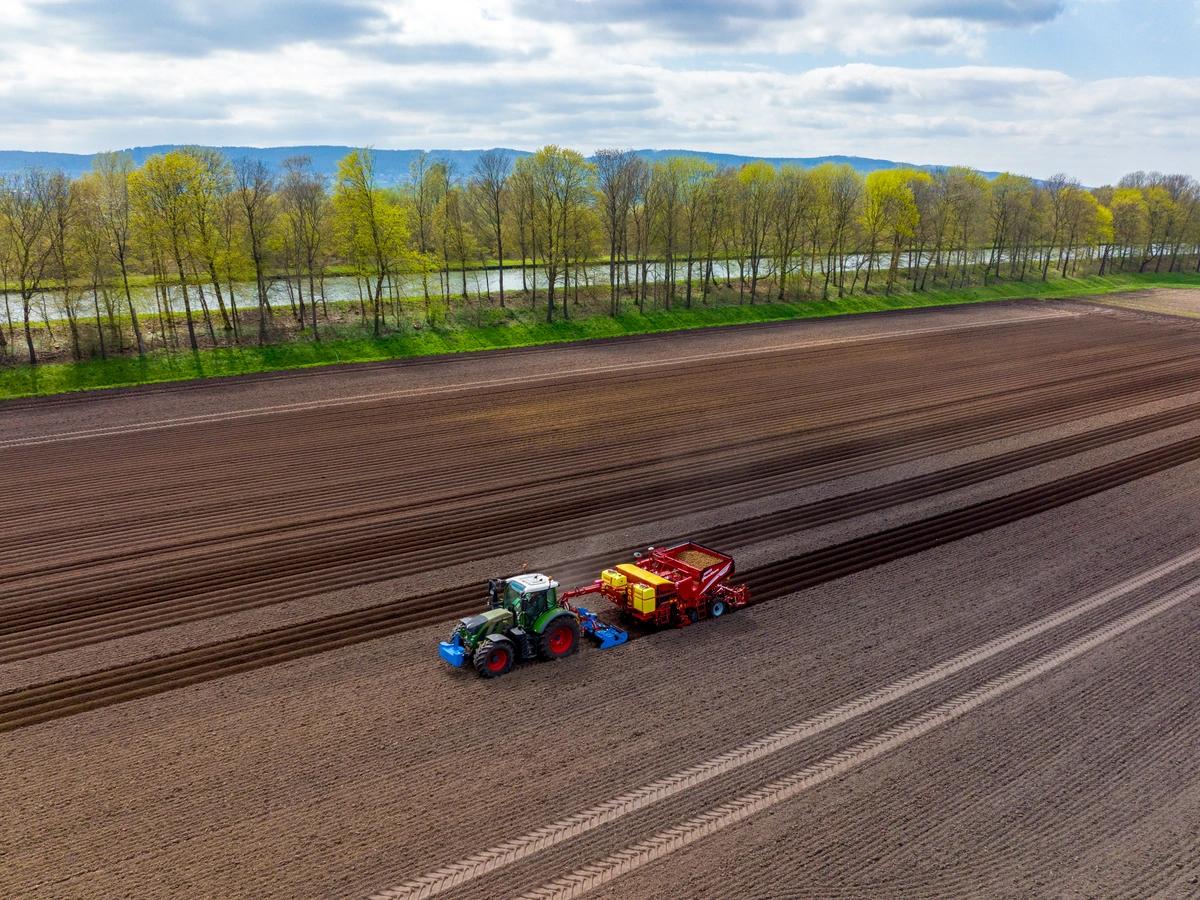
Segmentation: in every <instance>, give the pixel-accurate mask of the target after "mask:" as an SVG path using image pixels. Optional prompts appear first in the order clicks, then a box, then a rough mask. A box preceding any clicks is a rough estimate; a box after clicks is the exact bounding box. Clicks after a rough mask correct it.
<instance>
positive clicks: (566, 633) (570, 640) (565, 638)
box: [548, 625, 575, 656]
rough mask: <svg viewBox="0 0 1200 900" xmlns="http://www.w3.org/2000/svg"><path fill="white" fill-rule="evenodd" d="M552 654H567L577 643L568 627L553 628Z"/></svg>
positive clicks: (551, 638) (551, 639)
mask: <svg viewBox="0 0 1200 900" xmlns="http://www.w3.org/2000/svg"><path fill="white" fill-rule="evenodd" d="M548 640H549V644H550V652H551V653H553V654H554V655H555V656H558V655H560V654H562V653H566V652H567V651H568V650H570V649H571V645H572V644H574V643H575V635H574V633H572V631H571V629H570V628H568V627H567V626H566V625H559V626H558V627H557V628H552V629H551V630H550V635H549V639H548Z"/></svg>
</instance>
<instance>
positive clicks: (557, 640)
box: [540, 616, 579, 659]
mask: <svg viewBox="0 0 1200 900" xmlns="http://www.w3.org/2000/svg"><path fill="white" fill-rule="evenodd" d="M540 649H541V651H542V657H543V658H545V659H562V658H563V657H564V656H570V655H571V654H572V653H574V652H575V651H576V650H578V649H579V620H578V619H576V618H575V617H574V616H562V617H560V618H557V619H555V620H554V621H553V622H551V623H550V624H549V625H547V626H546V630H545V631H543V632H542V639H541V648H540Z"/></svg>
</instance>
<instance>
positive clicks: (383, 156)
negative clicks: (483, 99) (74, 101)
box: [0, 144, 997, 184]
mask: <svg viewBox="0 0 1200 900" xmlns="http://www.w3.org/2000/svg"><path fill="white" fill-rule="evenodd" d="M177 146H182V145H178V144H159V145H157V146H153V147H131V148H128V149H127V150H126V152H127V153H129V154H130V156H132V157H133V160H134V162H135V163H137V164H138V165H141V164H142V163H143V162H144V161H145V160H146V158H147V157H149V156H153V155H154V154H156V153H166V152H167V151H168V150H172V149H174V148H175V147H177ZM217 149H218V150H220V151H221V152H222V153H224V154H225V155H226V156H227V157H228V158H229V159H238V158H241V157H249V158H251V159H257V160H262V161H263V162H265V163H266V164H267V165H269V166H270V167H271V168H273V169H279V167H280V166H281V165H282V163H283V161H284V160H285V159H287V158H288V157H289V156H307V157H309V158H310V159H312V163H313V168H314V169H316V170H317V171H318V172H321V173H323V174H325V175H329V176H332V175H333V174H334V172H335V171H336V169H337V162H338V160H339V159H341V158H342V157H343V156H345V155H346V154H347V153H349V152H350V150H351V149H353V148H351V147H331V146H312V147H303V146H301V147H218V148H217ZM501 149H503V150H504V152H506V153H509V154H511V155H512V156H514V157H517V156H528V155H529V152H528V151H526V150H510V149H507V148H501ZM420 152H421V151H420V150H380V149H376V150H375V164H376V172H377V173H378V175H379V179H380V181H381V182H383V183H385V184H397V183H400V182H404V181H407V180H408V172H409V166H410V165H411V163H412V161H413V159H414V158H415V157H416V155H417V154H418V153H420ZM483 152H485V151H483V150H430V151H429V154H430V155H431V156H433V157H436V158H440V159H444V160H446V161H447V162H449V163H450V164H451V166H452V167H453V170H454V173H455V175H457V176H464V175H467V174H468V173H470V171H471V169H472V167H473V166H474V165H475V161H476V160H477V159H478V158H479V155H480V154H481V153H483ZM636 152H637V154H638V155H639V156H642V157H645V158H646V159H663V158H666V157H670V156H695V157H699V158H701V159H705V160H708V161H709V162H711V163H714V164H716V165H721V166H739V165H742V164H743V163H747V162H751V161H753V160H756V159H762V160H765V161H766V162H768V163H771V164H772V165H774V166H781V165H797V166H803V167H805V168H808V167H811V166H817V165H820V164H821V163H827V162H832V163H845V164H848V165H850V166H853V167H854V169H855V170H857V171H858V172H862V173H864V174H865V173H867V172H874V171H877V170H879V169H895V168H898V167H911V168H916V169H926V170H929V171H936V170H939V169H943V168H945V166H942V165H914V164H912V163H906V162H896V161H894V160H890V159H870V158H868V157H865V156H801V157H793V156H765V157H764V156H740V155H738V154H735V153H709V152H707V151H704V150H638V151H636ZM31 166H36V167H40V168H43V169H61V170H62V171H64V172H66V173H67V174H68V175H70V176H72V177H77V176H79V175H82V174H83V173H84V172H86V171H88V170H89V169H90V168H91V167H92V154H86V153H50V152H46V151H40V150H32V151H30V150H0V174H12V173H14V172H19V171H21V170H23V169H26V168H29V167H31ZM983 174H984V175H986V176H987V177H988V178H994V177H995V176H996V174H997V173H996V172H984V173H983Z"/></svg>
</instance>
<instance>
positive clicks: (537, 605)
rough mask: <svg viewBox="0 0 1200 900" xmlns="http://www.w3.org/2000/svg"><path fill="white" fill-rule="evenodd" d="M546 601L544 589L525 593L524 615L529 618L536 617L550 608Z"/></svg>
mask: <svg viewBox="0 0 1200 900" xmlns="http://www.w3.org/2000/svg"><path fill="white" fill-rule="evenodd" d="M547 601H548V598H547V592H546V591H532V592H530V593H528V594H526V595H525V601H524V604H523V606H524V608H525V615H527V616H528V617H529V618H530V619H531V620H532V619H536V618H537V617H538V616H540V615H541V614H542V613H544V612H545V611H546V610H547V609H549V608H550V607H549V603H548V602H547Z"/></svg>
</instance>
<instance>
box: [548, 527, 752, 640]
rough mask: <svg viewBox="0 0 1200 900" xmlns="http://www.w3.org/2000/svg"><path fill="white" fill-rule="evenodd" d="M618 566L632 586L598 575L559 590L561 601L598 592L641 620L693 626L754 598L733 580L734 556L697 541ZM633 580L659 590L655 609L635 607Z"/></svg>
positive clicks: (655, 550) (657, 549)
mask: <svg viewBox="0 0 1200 900" xmlns="http://www.w3.org/2000/svg"><path fill="white" fill-rule="evenodd" d="M688 557H691V558H692V559H693V560H695V559H696V558H697V557H708V558H710V559H712V562H711V563H707V564H704V565H698V564H696V562H688V561H687V560H688ZM618 569H621V570H622V574H624V575H625V576H626V579H627V586H621V587H614V586H613V585H611V584H609V583H607V582H605V581H604V580H603V578H597V579H596V580H595V581H594V582H592V583H591V584H589V585H585V586H583V587H579V588H575V589H573V590H569V591H566V592H564V593H562V594H560V595H559V600H560V602H562V603H564V604H567V603H569V602H570V601H571V600H573V599H575V598H576V597H582V596H585V595H588V594H597V593H598V594H602V595H603V596H604V597H606V598H607V599H608V600H609V601H610V602H611V603H613V604H614V605H615V606H617V607H618V608H619V609H620V610H621V611H622V613H624V614H626V615H628V616H629V617H631V618H633V619H635V620H636V621H638V622H642V623H644V624H647V625H656V626H663V625H675V626H683V625H688V624H690V623H692V622H697V621H699V620H700V619H703V618H707V617H709V616H710V615H714V614H715V615H720V614H721V613H723V612H725V611H726V610H734V609H740V608H741V607H743V606H745V605H746V604H747V603H749V602H750V589H749V587H747V586H746V585H744V584H739V585H731V584H729V578H730V577H731V576H732V575H733V572H734V566H733V558H732V557H730V556H726V555H725V554H724V553H719V552H717V551H716V550H711V549H709V548H708V547H702V546H700V545H699V544H696V543H694V542H692V541H688V542H686V543H683V544H677V545H676V546H674V547H666V548H662V547H650V548H649V549H648V550H647V551H646V553H644V554H635V561H634V563H633V564H632V565H629V564H627V565H623V566H619V567H618ZM643 572H644V573H647V574H648V575H650V576H651V577H649V578H646V577H644V576H643V575H642V574H640V573H643ZM634 584H648V585H650V587H652V588H653V589H654V592H655V598H654V599H655V603H654V609H653V611H650V612H643V611H642V610H639V609H638V608H637V607H636V606H635V605H634V603H633V601H632V600H631V597H630V588H629V587H628V585H634ZM718 604H723V606H721V605H718Z"/></svg>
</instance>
